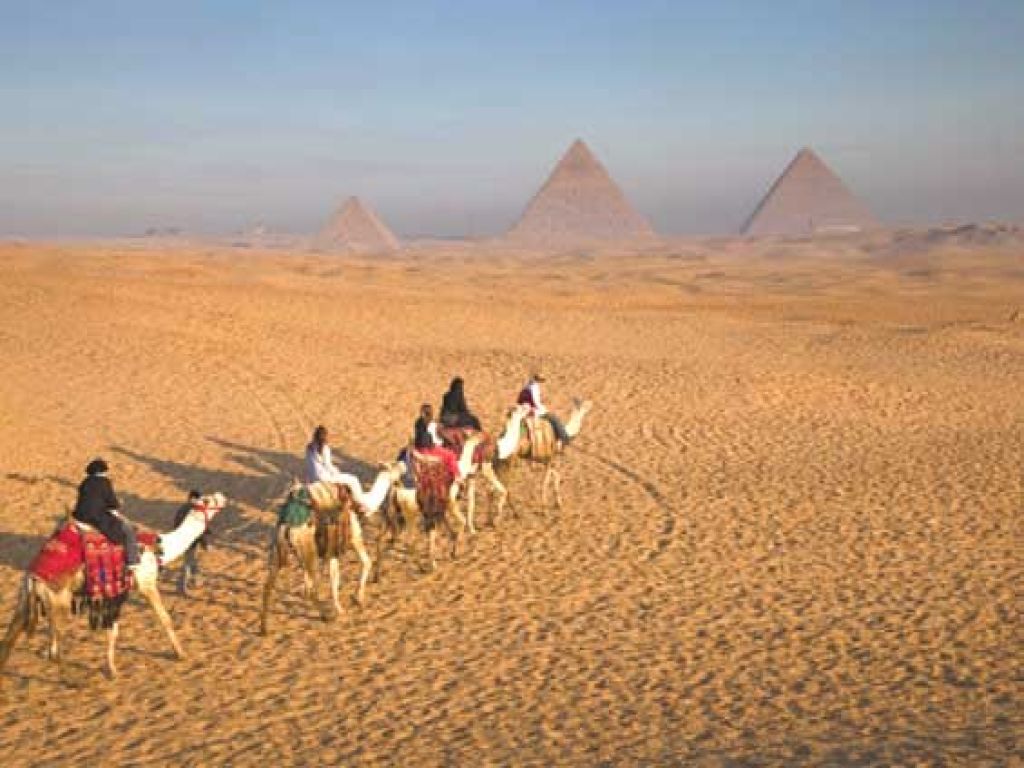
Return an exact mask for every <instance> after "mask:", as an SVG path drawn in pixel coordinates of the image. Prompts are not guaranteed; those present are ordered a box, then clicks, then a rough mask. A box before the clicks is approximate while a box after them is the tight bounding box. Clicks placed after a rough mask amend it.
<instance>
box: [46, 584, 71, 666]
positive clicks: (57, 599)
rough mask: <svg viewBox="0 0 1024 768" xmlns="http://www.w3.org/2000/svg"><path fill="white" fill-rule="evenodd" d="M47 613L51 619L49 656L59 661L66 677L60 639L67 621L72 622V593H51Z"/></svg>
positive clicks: (58, 664)
mask: <svg viewBox="0 0 1024 768" xmlns="http://www.w3.org/2000/svg"><path fill="white" fill-rule="evenodd" d="M46 614H47V616H48V617H49V619H50V647H49V657H50V660H51V661H56V662H57V669H58V671H59V673H60V676H61V679H64V678H65V677H66V674H65V673H66V672H67V669H66V667H65V665H64V653H63V652H62V651H61V647H60V640H61V634H62V633H63V631H64V625H65V623H68V622H70V619H71V593H70V592H68V591H63V592H55V593H51V595H50V599H49V604H48V605H47V611H46Z"/></svg>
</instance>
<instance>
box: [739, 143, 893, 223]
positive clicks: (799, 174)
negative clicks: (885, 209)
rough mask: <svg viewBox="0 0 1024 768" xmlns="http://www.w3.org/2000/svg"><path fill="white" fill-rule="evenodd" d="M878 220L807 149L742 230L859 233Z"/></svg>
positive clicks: (780, 177)
mask: <svg viewBox="0 0 1024 768" xmlns="http://www.w3.org/2000/svg"><path fill="white" fill-rule="evenodd" d="M878 227H879V223H878V220H877V219H875V217H874V216H873V215H872V213H871V211H869V210H868V209H867V206H865V205H864V204H863V203H862V202H861V201H860V200H858V199H857V198H856V197H854V196H853V193H851V192H850V190H848V189H847V188H846V185H845V184H843V182H842V180H841V179H840V178H839V177H838V176H836V175H835V173H833V172H832V170H831V169H830V168H829V167H828V166H827V165H825V163H823V162H822V161H821V158H819V157H818V156H817V155H816V154H814V152H813V151H812V150H810V149H808V148H807V147H804V148H803V149H801V150H800V151H799V152H798V153H797V155H796V157H795V158H793V161H792V162H791V163H790V164H789V165H788V166H787V167H786V170H784V171H783V172H782V175H781V176H779V178H778V179H777V180H776V181H775V183H774V184H772V186H771V189H769V190H768V194H766V195H765V196H764V199H763V200H761V204H760V205H758V206H757V208H755V209H754V212H753V213H752V214H751V216H750V218H749V219H747V223H746V224H744V225H743V229H742V230H741V231H742V233H743V234H744V235H751V236H758V235H812V234H815V233H825V232H859V231H862V230H866V229H876V228H878Z"/></svg>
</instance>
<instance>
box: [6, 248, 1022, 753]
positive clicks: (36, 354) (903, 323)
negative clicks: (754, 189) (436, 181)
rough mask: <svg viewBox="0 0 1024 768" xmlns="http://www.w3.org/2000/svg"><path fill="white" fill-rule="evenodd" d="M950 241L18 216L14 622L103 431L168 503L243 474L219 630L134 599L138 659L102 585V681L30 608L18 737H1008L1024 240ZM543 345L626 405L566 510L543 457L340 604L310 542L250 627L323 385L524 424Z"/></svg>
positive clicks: (202, 608)
mask: <svg viewBox="0 0 1024 768" xmlns="http://www.w3.org/2000/svg"><path fill="white" fill-rule="evenodd" d="M922 242H924V241H920V240H913V239H904V240H899V238H891V237H885V238H879V239H876V240H870V241H859V240H853V241H851V240H835V241H829V242H825V243H787V242H785V241H774V242H773V241H769V242H766V243H761V244H757V245H751V244H747V243H743V242H741V241H727V240H723V241H704V242H699V243H683V242H680V243H669V244H666V245H665V246H662V247H659V248H657V249H654V250H650V251H646V252H643V253H637V254H595V253H569V254H564V255H560V256H555V257H552V258H549V259H544V260H539V259H532V258H529V254H523V253H517V252H514V251H507V250H501V251H499V250H495V251H494V252H492V253H480V252H479V251H478V250H477V248H476V247H475V246H472V245H463V246H457V247H456V246H452V247H447V248H436V249H434V250H429V251H428V250H419V251H415V250H414V251H409V252H407V253H406V255H404V256H399V257H394V258H388V259H384V260H378V261H371V260H368V259H363V260H357V259H354V258H335V257H327V256H311V255H308V254H306V255H304V254H287V253H275V252H269V251H267V252H256V251H243V250H237V249H236V250H232V249H226V248H212V247H211V248H209V249H207V248H204V247H193V248H189V249H184V248H178V249H160V248H156V247H153V246H146V247H142V246H134V247H130V246H128V245H125V244H121V245H111V246H109V247H107V246H105V247H99V246H70V245H55V246H44V245H31V244H21V245H9V246H3V247H0V360H2V361H3V375H2V376H0V457H2V461H0V621H3V622H5V623H6V621H7V619H8V617H9V616H10V612H11V610H12V609H13V606H14V597H15V592H16V589H17V585H18V581H19V578H20V573H21V570H22V569H23V568H24V567H25V566H26V565H27V563H28V562H29V560H30V559H31V557H32V556H33V554H34V553H35V551H36V550H37V548H38V547H39V545H40V542H41V541H42V539H43V536H44V535H45V534H47V533H48V532H49V531H50V530H51V528H52V526H53V521H54V518H55V516H56V515H58V514H60V513H61V511H62V510H63V509H64V507H65V505H67V504H70V503H71V502H72V501H73V499H74V487H75V484H76V483H77V482H78V480H79V479H80V474H81V470H82V467H84V465H85V463H86V461H87V460H88V459H90V458H91V457H92V456H93V455H95V454H97V453H99V454H102V455H103V456H105V457H106V458H107V459H108V460H109V461H110V463H111V464H112V466H113V475H114V480H115V484H116V485H117V487H118V488H119V490H120V492H121V494H122V498H123V500H125V501H126V503H127V507H128V510H129V513H130V514H131V515H132V516H133V517H134V518H135V519H136V520H138V521H140V522H142V523H145V524H148V525H152V526H157V527H165V526H167V525H169V523H170V519H171V517H172V515H173V510H174V508H175V507H176V506H177V504H179V503H180V502H181V500H182V499H183V497H184V495H185V493H186V491H187V490H188V489H189V488H191V487H199V488H201V489H203V490H206V491H213V490H220V491H222V492H224V493H225V494H227V495H228V496H229V497H230V498H231V499H232V500H233V502H234V506H233V507H232V508H231V509H230V510H229V511H228V512H226V513H225V516H224V518H223V519H221V520H220V521H219V525H218V527H217V536H216V540H215V548H214V549H213V550H211V551H210V552H209V553H208V555H207V556H206V558H205V560H204V566H205V569H206V574H207V579H206V582H205V585H204V586H203V587H202V588H201V589H200V590H198V591H197V593H196V595H195V596H194V597H193V598H190V599H187V600H186V599H181V598H178V597H176V596H175V595H174V594H173V590H172V577H173V574H170V575H168V577H167V579H166V583H165V587H166V589H165V593H166V601H167V604H168V606H169V608H170V610H171V611H172V614H173V616H174V620H175V623H176V625H177V626H178V627H179V629H180V636H181V638H182V641H183V642H184V643H185V645H186V649H187V650H188V651H189V653H190V658H189V659H188V660H186V661H183V662H178V663H175V662H173V661H171V659H170V657H169V648H168V646H167V644H166V642H165V640H164V638H163V636H162V635H161V633H160V631H159V629H158V627H157V625H156V623H155V622H154V621H153V620H152V619H151V618H150V616H149V615H148V614H147V613H146V612H145V611H144V609H143V607H142V606H141V604H138V603H135V602H133V603H132V604H130V605H129V606H128V607H127V609H126V615H125V621H124V623H123V630H122V642H121V648H122V652H121V673H122V677H121V679H120V680H118V681H117V682H111V681H109V680H107V679H105V678H104V677H103V676H102V675H101V674H100V668H101V660H102V652H103V639H102V636H100V635H90V634H89V633H88V632H87V631H86V630H85V628H84V627H83V626H82V625H81V624H78V625H77V628H76V629H75V630H74V631H73V632H72V637H71V643H70V645H69V650H70V653H71V655H72V659H73V660H74V662H75V670H76V673H77V676H78V677H79V678H81V679H80V683H81V687H80V688H78V689H72V688H70V687H68V686H66V685H64V684H62V683H60V682H59V681H58V679H57V675H56V669H55V667H54V666H53V665H50V664H49V663H47V662H46V661H45V660H44V659H43V657H42V648H43V642H42V640H41V639H40V638H39V637H37V638H34V639H33V640H32V641H31V642H30V643H27V644H26V643H23V644H22V645H20V646H19V647H18V648H17V649H16V650H15V652H14V654H13V655H12V657H11V660H10V663H9V666H8V668H7V670H6V672H5V673H4V674H3V675H2V676H0V744H2V745H3V764H4V765H5V766H16V765H29V764H70V763H76V764H90V763H95V762H96V761H98V760H104V761H105V762H111V763H112V764H122V765H127V764H132V765H144V764H154V765H165V764H172V765H224V764H232V765H250V764H256V763H260V764H264V765H273V764H277V763H279V762H281V763H285V764H337V765H354V764H373V763H386V764H397V765H437V764H452V765H484V764H514V765H565V764H581V765H594V764H602V763H610V764H647V765H650V764H666V763H678V764H694V765H736V764H739V765H746V764H753V765H761V764H789V765H792V764H800V763H813V764H838V765H845V764H896V763H898V764H904V765H914V764H943V763H945V764H969V765H1005V764H1008V763H1011V762H1012V761H1013V760H1014V759H1015V757H1014V756H1015V755H1017V756H1019V755H1020V753H1021V749H1022V745H1021V740H1022V735H1024V716H1022V709H1021V703H1020V701H1021V676H1020V675H1021V664H1022V650H1021V649H1022V640H1024V636H1022V634H1024V633H1022V624H1021V617H1020V607H1021V603H1020V595H1021V591H1022V577H1024V567H1022V559H1021V555H1020V552H1021V551H1022V550H1024V546H1022V545H1024V541H1022V538H1024V537H1022V520H1024V515H1022V512H1024V480H1022V471H1024V470H1022V467H1024V323H1022V322H1016V323H1014V322H1011V321H1010V316H1011V314H1012V312H1013V311H1014V310H1015V309H1017V308H1020V307H1022V306H1024V261H1022V258H1021V252H1022V251H1021V247H1020V246H1019V244H1015V243H1011V244H1009V245H1000V244H996V245H993V246H971V245H970V244H966V245H965V244H963V243H961V242H959V241H955V240H951V241H949V242H946V241H943V240H938V241H935V242H931V241H927V242H924V244H923V245H922V244H921V243H922ZM536 365H543V367H544V369H545V370H546V371H547V373H548V377H549V382H550V383H549V385H548V387H549V390H550V392H551V394H550V398H551V400H552V401H553V402H554V404H555V405H556V406H557V407H558V408H559V409H560V410H562V411H566V410H567V409H568V402H569V398H570V397H571V396H573V395H586V396H588V397H591V398H593V399H594V400H595V402H596V404H597V407H596V408H595V410H594V412H593V414H592V416H591V420H590V422H589V423H588V424H587V425H586V429H585V431H584V434H583V436H582V437H581V439H580V440H579V442H578V444H577V445H576V446H575V447H574V448H573V450H572V452H571V458H570V459H569V460H568V461H567V464H566V471H565V479H564V483H563V487H564V491H565V496H566V499H567V504H568V508H567V509H566V510H565V511H564V512H563V513H562V514H560V515H550V516H548V517H544V516H542V515H541V514H540V510H539V509H538V500H537V496H536V486H537V482H538V481H539V476H538V475H536V474H532V473H531V472H530V471H529V470H527V469H522V470H520V471H519V472H518V473H517V474H516V475H515V476H514V477H513V480H512V486H511V488H512V491H513V494H514V496H515V497H516V499H517V500H518V503H519V508H520V513H521V515H522V518H521V519H519V520H512V519H509V520H506V521H505V522H504V523H503V525H502V526H501V527H500V528H499V529H498V530H497V531H495V530H491V529H485V530H483V531H482V532H481V533H480V534H479V536H478V537H476V539H475V540H474V541H473V543H472V544H471V546H470V547H469V549H468V551H467V552H466V553H465V554H464V555H463V556H462V557H461V558H460V559H459V560H458V561H456V562H448V561H445V562H443V563H442V566H441V568H440V570H439V571H438V572H437V573H436V574H434V575H430V576H426V575H422V574H420V573H419V571H418V570H417V568H416V567H415V563H414V561H413V560H412V559H404V560H403V559H401V558H397V559H394V560H391V561H389V562H388V564H387V570H386V572H385V579H384V581H383V582H382V583H381V584H379V585H376V586H373V585H371V589H370V591H369V601H368V605H367V606H366V607H365V608H362V609H359V608H356V607H355V606H352V607H351V608H350V609H348V610H347V612H346V614H345V615H344V616H343V617H342V618H341V619H340V620H339V621H338V622H336V623H334V624H330V625H327V624H323V623H320V622H319V621H317V619H316V618H315V613H314V611H313V610H312V608H311V607H309V606H308V605H306V604H305V603H303V602H302V601H301V599H300V594H299V583H300V582H299V577H298V573H297V572H295V573H293V574H291V575H290V576H289V577H288V578H287V579H286V580H285V581H286V584H287V586H288V595H287V596H286V597H285V598H284V599H283V600H282V601H281V603H280V604H279V606H278V609H277V611H276V612H275V614H274V617H273V619H274V627H273V629H274V632H273V634H272V635H271V637H269V638H267V639H262V638H259V637H257V636H256V634H255V630H256V626H257V602H258V599H259V590H260V587H261V584H262V579H263V574H264V571H265V554H264V553H265V547H266V544H267V542H268V540H269V534H270V530H271V524H272V521H273V519H274V517H273V513H272V512H271V511H270V510H271V509H272V507H273V504H274V503H275V501H276V499H277V498H278V496H279V494H280V492H281V490H282V488H283V487H284V486H285V484H286V482H287V481H288V479H289V477H290V475H291V474H292V473H294V472H297V471H298V468H299V467H300V456H301V451H302V448H303V446H304V445H305V443H306V441H307V439H308V437H309V434H310V432H311V430H312V428H313V427H314V426H315V425H316V424H317V423H320V422H323V423H325V424H327V425H328V426H329V427H330V428H331V429H332V432H333V434H334V436H335V437H334V442H335V445H336V450H337V453H338V454H340V455H342V456H343V457H344V460H345V461H346V463H347V464H348V465H349V466H350V467H351V468H353V469H355V470H356V471H358V472H360V473H362V475H363V476H364V477H368V476H369V473H370V472H372V469H373V465H374V464H375V462H377V461H379V460H382V459H387V458H390V457H391V456H392V455H393V454H394V452H395V450H396V448H397V446H398V445H399V444H400V443H402V442H403V440H404V439H406V436H407V434H408V432H409V430H410V429H411V426H412V422H413V420H414V418H415V416H416V411H417V407H418V405H419V403H420V402H421V401H423V400H425V399H426V400H431V401H435V402H436V401H437V400H438V399H439V397H440V394H441V392H442V391H443V390H444V388H445V385H446V384H447V381H448V379H449V378H450V377H451V376H452V375H453V374H457V373H458V374H462V375H463V376H464V377H465V378H466V381H467V394H468V397H469V401H470V405H471V406H472V407H474V408H475V410H477V412H478V413H479V414H480V416H481V417H482V418H483V419H484V421H485V423H487V424H488V425H492V426H494V425H496V424H497V420H498V417H499V415H500V414H501V412H502V409H503V408H504V407H505V405H506V404H507V403H508V402H509V401H510V400H511V398H512V397H513V396H514V394H515V392H516V390H517V388H518V387H519V385H520V384H521V382H522V379H523V377H524V376H525V375H526V374H527V373H528V372H529V371H530V369H532V368H533V367H534V366H536ZM372 535H373V534H372V531H371V539H372ZM417 544H418V542H417ZM350 557H351V556H350ZM344 573H345V588H346V590H348V591H349V592H350V591H351V589H352V586H353V582H352V579H353V577H354V575H355V573H356V567H355V563H354V562H353V561H352V560H351V559H350V560H349V561H348V562H347V563H346V564H345V568H344ZM1016 759H1019V758H1016Z"/></svg>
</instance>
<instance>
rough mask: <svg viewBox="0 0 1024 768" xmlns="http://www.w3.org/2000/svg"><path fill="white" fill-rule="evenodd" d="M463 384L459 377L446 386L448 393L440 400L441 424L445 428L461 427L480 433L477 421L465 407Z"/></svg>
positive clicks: (478, 420) (478, 421)
mask: <svg viewBox="0 0 1024 768" xmlns="http://www.w3.org/2000/svg"><path fill="white" fill-rule="evenodd" d="M463 386H464V382H463V381H462V377H461V376H456V377H455V378H454V379H452V381H451V384H449V385H448V391H447V392H445V393H444V397H443V398H441V424H443V425H444V426H446V427H461V428H463V429H475V430H476V431H477V432H480V431H481V430H482V429H483V428H482V427H481V426H480V419H478V418H477V417H476V416H475V415H474V414H473V413H472V412H471V411H470V410H469V406H468V405H466V395H465V392H464V391H463Z"/></svg>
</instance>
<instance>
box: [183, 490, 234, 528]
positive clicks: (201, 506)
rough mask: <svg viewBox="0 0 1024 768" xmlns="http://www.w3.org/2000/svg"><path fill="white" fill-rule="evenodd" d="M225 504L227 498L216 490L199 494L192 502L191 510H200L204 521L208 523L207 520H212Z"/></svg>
mask: <svg viewBox="0 0 1024 768" xmlns="http://www.w3.org/2000/svg"><path fill="white" fill-rule="evenodd" d="M227 504H228V500H227V498H226V497H225V496H224V494H223V493H221V492H220V491H217V492H216V493H210V494H207V495H205V496H200V497H199V499H198V500H197V501H195V502H193V504H192V511H193V512H201V513H202V514H203V516H204V518H205V519H206V522H207V523H209V521H210V520H213V518H214V517H215V516H216V514H217V513H218V512H220V511H221V510H222V509H224V507H226V506H227ZM190 514H191V513H190Z"/></svg>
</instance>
